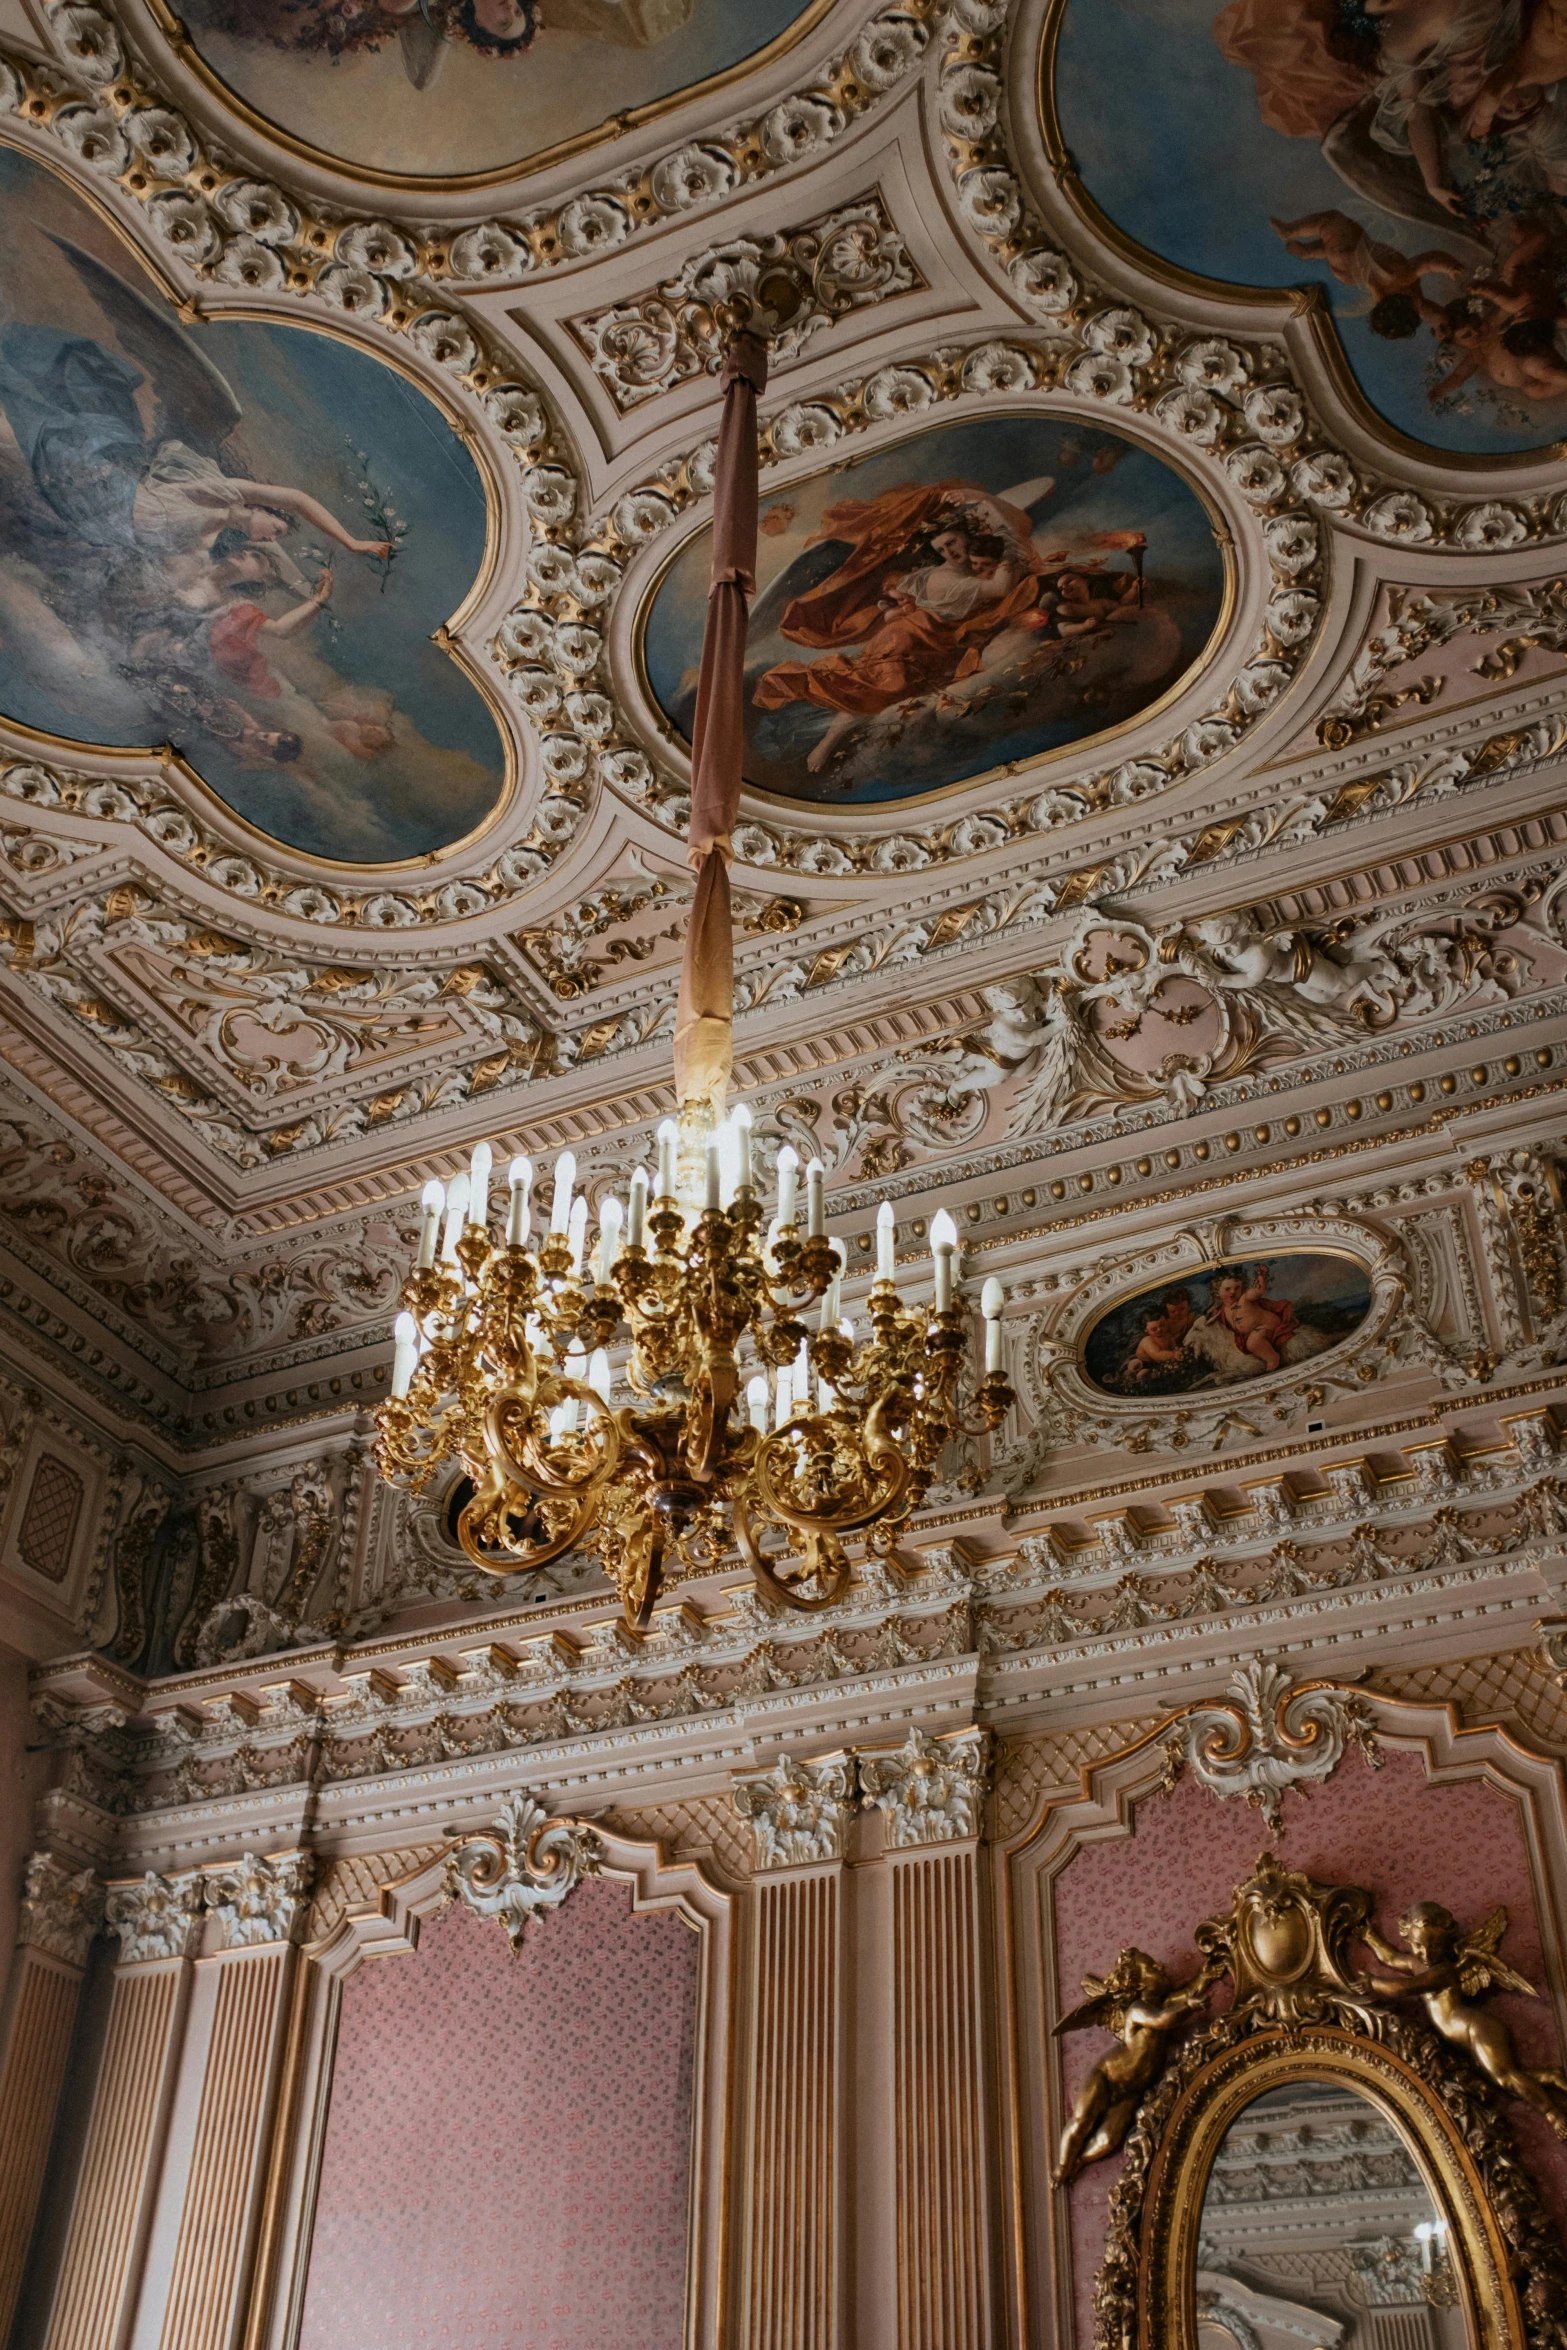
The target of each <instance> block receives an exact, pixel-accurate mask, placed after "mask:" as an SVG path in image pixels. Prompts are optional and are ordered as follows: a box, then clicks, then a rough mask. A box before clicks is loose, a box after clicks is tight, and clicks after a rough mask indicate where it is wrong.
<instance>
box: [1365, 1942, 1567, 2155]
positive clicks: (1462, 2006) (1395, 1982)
mask: <svg viewBox="0 0 1567 2350" xmlns="http://www.w3.org/2000/svg"><path fill="white" fill-rule="evenodd" d="M1398 1930H1399V1933H1400V1935H1401V1937H1402V1938H1403V1941H1404V1942H1405V1944H1406V1945H1407V1947H1406V1948H1405V1949H1403V1950H1395V1949H1394V1948H1393V1947H1392V1945H1391V1944H1390V1943H1387V1942H1384V1940H1383V1939H1382V1936H1381V1935H1380V1934H1379V1933H1378V1932H1377V1930H1376V1928H1375V1927H1374V1926H1372V1925H1367V1926H1365V1927H1364V1928H1363V1929H1362V1932H1363V1936H1364V1939H1365V1941H1366V1942H1367V1943H1368V1944H1369V1945H1370V1947H1371V1948H1372V1950H1374V1951H1375V1953H1376V1955H1377V1957H1378V1958H1379V1959H1380V1960H1381V1961H1382V1964H1383V1965H1384V1966H1385V1967H1388V1968H1389V1969H1391V1970H1392V1971H1391V1973H1390V1974H1389V1975H1387V1976H1382V1975H1373V1976H1372V1977H1371V1979H1370V1983H1371V1988H1372V1989H1373V1990H1376V1991H1379V1992H1380V1993H1381V1994H1382V1996H1383V1997H1384V1998H1397V1997H1399V1996H1404V1997H1414V1998H1417V1999H1419V2000H1420V2001H1421V2003H1422V2004H1423V2006H1424V2008H1425V2011H1426V2014H1427V2015H1428V2016H1429V2018H1430V2020H1431V2023H1432V2025H1433V2026H1434V2027H1435V2029H1436V2030H1437V2031H1439V2032H1440V2033H1441V2035H1442V2037H1443V2039H1444V2040H1450V2041H1451V2042H1452V2044H1453V2046H1454V2047H1455V2048H1461V2049H1462V2050H1463V2052H1464V2054H1465V2055H1466V2056H1468V2057H1469V2058H1471V2059H1472V2061H1473V2062H1474V2063H1475V2064H1477V2065H1478V2066H1479V2067H1480V2070H1481V2071H1482V2072H1483V2073H1484V2074H1485V2076H1486V2078H1487V2079H1488V2080H1490V2081H1492V2082H1494V2083H1495V2085H1496V2087H1497V2088H1498V2089H1500V2090H1501V2091H1502V2092H1503V2094H1504V2095H1505V2096H1508V2097H1521V2098H1522V2099H1523V2100H1524V2102H1525V2103H1526V2104H1528V2105H1532V2106H1533V2107H1534V2109H1535V2111H1536V2112H1537V2113H1543V2114H1544V2116H1545V2118H1546V2120H1547V2121H1548V2122H1549V2123H1550V2125H1551V2128H1552V2129H1553V2130H1554V2131H1555V2132H1556V2135H1557V2137H1558V2138H1567V2073H1562V2072H1558V2071H1556V2070H1555V2069H1554V2068H1550V2067H1546V2068H1531V2067H1530V2066H1528V2065H1523V2064H1520V2063H1519V2061H1518V2058H1517V2055H1516V2053H1515V2051H1514V2048H1513V2036H1512V2033H1511V2032H1510V2031H1509V2030H1508V2028H1507V2025H1506V2024H1505V2023H1504V2022H1503V2021H1502V2019H1501V2017H1500V2016H1498V2015H1492V2014H1489V2013H1487V2011H1486V2010H1485V2009H1483V2008H1480V2007H1477V2006H1475V2004H1474V2002H1475V2000H1476V1999H1477V1998H1478V1997H1479V1995H1480V1993H1481V1992H1482V1991H1520V1992H1522V1993H1524V1994H1525V1995H1526V1996H1527V1997H1528V1998H1530V1999H1537V1998H1538V1997H1539V1993H1538V1992H1537V1991H1536V1990H1535V1987H1534V1985H1533V1984H1532V1983H1531V1982H1530V1981H1529V1980H1528V1978H1527V1977H1526V1976H1524V1975H1521V1974H1519V1973H1518V1971H1517V1969H1516V1968H1514V1967H1510V1966H1509V1965H1508V1964H1507V1962H1506V1960H1505V1959H1502V1958H1498V1956H1497V1954H1496V1953H1497V1945H1498V1944H1499V1943H1500V1941H1501V1939H1502V1936H1503V1935H1504V1934H1505V1933H1506V1931H1507V1912H1506V1910H1505V1909H1494V1910H1492V1912H1491V1914H1490V1916H1489V1917H1488V1918H1487V1919H1486V1921H1485V1923H1484V1925H1483V1926H1476V1928H1475V1929H1474V1932H1473V1933H1471V1934H1466V1933H1465V1932H1464V1930H1463V1928H1462V1926H1460V1925H1459V1924H1458V1922H1457V1920H1456V1919H1455V1918H1454V1916H1453V1915H1452V1912H1451V1911H1450V1910H1445V1909H1443V1907H1442V1906H1441V1904H1440V1902H1436V1901H1417V1902H1416V1903H1415V1905H1414V1907H1413V1908H1412V1909H1406V1910H1405V1912H1404V1914H1403V1916H1402V1917H1401V1918H1400V1919H1399V1921H1398Z"/></svg>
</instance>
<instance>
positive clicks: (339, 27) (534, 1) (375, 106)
mask: <svg viewBox="0 0 1567 2350" xmlns="http://www.w3.org/2000/svg"><path fill="white" fill-rule="evenodd" d="M152 6H153V12H154V14H155V15H156V16H157V17H159V18H160V19H161V20H162V22H163V24H164V27H165V29H166V30H167V31H169V32H171V33H173V34H174V36H175V38H176V39H179V40H180V41H181V42H182V43H188V44H191V45H193V47H194V51H195V54H196V56H197V57H198V59H199V60H200V61H201V63H202V64H203V65H205V66H206V68H207V69H208V71H209V73H210V74H211V75H212V76H213V77H214V78H215V79H216V80H218V81H220V82H222V83H223V84H224V85H225V87H226V88H227V89H228V90H230V91H232V92H233V94H234V95H235V96H236V97H238V98H239V99H241V100H242V101H243V102H244V103H245V104H246V105H247V106H248V107H250V108H251V109H252V110H253V111H254V112H255V113H257V114H259V115H261V116H262V117H264V118H265V119H266V120H267V121H268V122H270V123H274V124H276V125H277V127H278V128H279V129H281V130H283V131H285V132H286V133H288V134H289V136H290V137H292V138H293V139H296V140H298V141H299V142H300V143H301V144H302V145H304V146H306V147H310V148H314V149H316V150H318V151H319V152H321V153H322V154H324V155H326V156H328V157H331V158H333V159H336V160H340V161H342V162H344V163H347V164H348V165H350V166H351V167H352V166H355V165H358V166H361V167H363V166H368V167H369V168H370V169H371V170H374V171H378V172H382V173H385V174H386V175H387V176H388V177H389V178H393V179H403V178H425V177H430V178H462V177H465V176H468V175H473V174H482V173H487V172H494V171H497V170H499V169H501V168H503V167H504V166H506V165H508V164H510V165H517V164H525V163H526V162H528V161H529V160H530V158H532V157H533V156H536V155H540V154H543V153H547V152H549V151H551V150H553V149H555V148H558V147H560V146H561V145H563V144H565V143H567V142H569V141H572V140H579V139H582V138H584V137H591V136H592V135H593V133H594V132H596V131H598V130H600V129H601V128H607V127H608V124H609V119H610V118H611V117H612V116H615V115H620V114H626V113H632V112H634V111H635V110H636V109H638V108H639V107H644V106H656V105H657V104H658V103H659V102H660V101H661V100H672V99H674V98H676V97H677V96H684V95H687V94H689V93H690V92H691V91H692V89H693V88H694V87H697V86H699V85H700V84H701V83H703V82H705V81H707V80H708V79H710V77H712V76H713V75H715V74H721V73H724V72H726V71H727V70H728V69H729V68H730V67H732V66H734V65H737V64H739V63H740V62H741V61H742V60H743V59H746V58H751V57H755V56H756V54H757V53H758V51H760V50H764V49H767V48H769V47H770V46H771V45H772V44H773V43H775V42H778V41H780V40H786V39H787V36H788V33H789V31H790V29H791V27H794V26H799V27H800V29H802V30H803V28H804V23H806V22H809V21H811V20H813V19H814V17H815V16H816V15H817V14H818V13H819V9H818V8H814V7H812V6H811V5H810V0H181V4H180V6H179V7H178V8H177V9H176V8H174V7H173V6H172V4H171V0H152ZM180 20H183V22H181V21H180Z"/></svg>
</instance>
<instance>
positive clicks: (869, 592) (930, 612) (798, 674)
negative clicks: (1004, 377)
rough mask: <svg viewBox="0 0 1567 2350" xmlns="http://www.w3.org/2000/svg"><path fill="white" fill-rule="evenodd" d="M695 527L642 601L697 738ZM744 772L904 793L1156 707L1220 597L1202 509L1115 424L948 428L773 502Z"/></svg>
mask: <svg viewBox="0 0 1567 2350" xmlns="http://www.w3.org/2000/svg"><path fill="white" fill-rule="evenodd" d="M708 543H709V542H708V538H707V534H706V533H701V534H699V535H698V536H697V537H696V538H695V539H694V540H692V541H690V542H688V543H687V545H686V546H685V547H684V548H683V549H682V550H681V552H680V553H679V555H678V556H677V557H676V559H675V561H674V563H673V564H672V565H671V566H670V568H669V570H668V571H667V572H666V573H665V575H664V578H663V580H662V581H661V583H660V584H659V586H658V588H657V589H656V591H655V593H654V595H653V598H652V601H651V605H650V608H649V610H648V612H647V614H646V616H645V625H644V632H643V659H644V665H645V668H646V672H647V676H648V680H649V683H650V684H651V686H652V689H653V692H654V694H655V696H656V698H657V699H658V701H659V703H660V704H661V706H662V708H663V709H664V711H665V713H666V714H667V715H668V716H669V718H671V719H672V721H673V722H674V724H675V725H676V726H677V727H679V728H680V729H681V730H682V731H683V732H684V733H685V734H686V735H687V736H688V737H689V733H690V727H691V719H692V712H693V708H694V702H695V691H696V677H697V667H698V663H699V659H700V649H701V628H702V615H703V610H704V607H705V601H706V590H707V567H708V561H709V555H708ZM759 544H760V555H759V560H758V571H757V594H756V597H755V600H754V602H753V605H752V609H751V619H750V630H749V636H748V641H747V683H746V705H745V722H746V730H745V771H746V775H747V777H748V779H749V780H750V781H751V782H752V783H754V784H757V785H759V786H760V787H761V788H762V789H764V790H767V791H773V792H777V793H779V794H780V795H782V796H785V797H788V798H791V799H800V800H818V801H834V802H864V801H872V800H891V799H902V798H905V797H909V796H911V795H913V794H916V793H919V792H924V791H932V790H937V789H939V788H940V787H941V786H942V785H944V784H949V783H956V782H959V781H961V780H962V779H963V778H965V777H967V776H971V775H978V774H983V773H985V772H986V771H988V770H989V769H991V768H994V767H998V766H1001V765H1002V764H1004V763H1005V762H1006V761H1008V760H1012V759H1037V758H1039V757H1041V756H1043V755H1046V754H1048V753H1049V752H1051V751H1053V750H1061V749H1065V748H1067V747H1069V746H1071V745H1073V744H1076V743H1079V742H1081V741H1083V740H1084V739H1085V738H1087V737H1089V736H1092V735H1097V734H1101V733H1103V732H1105V731H1106V730H1107V729H1109V728H1112V727H1115V726H1118V725H1121V724H1123V723H1125V722H1126V721H1127V720H1129V719H1131V718H1133V717H1135V716H1137V715H1138V714H1139V713H1140V712H1142V711H1143V710H1145V709H1147V708H1148V707H1149V705H1150V704H1151V703H1153V702H1155V701H1157V700H1158V699H1159V698H1160V696H1161V695H1163V694H1165V693H1166V692H1168V691H1169V690H1170V688H1171V687H1172V686H1173V685H1174V684H1175V683H1176V682H1177V681H1178V680H1179V678H1180V677H1181V676H1182V675H1183V674H1184V673H1185V671H1186V670H1187V669H1189V668H1190V667H1191V665H1192V664H1193V662H1194V661H1196V660H1197V659H1198V657H1199V656H1200V654H1201V653H1202V650H1203V648H1204V647H1205V645H1206V644H1207V643H1208V641H1209V639H1210V637H1211V636H1212V634H1213V632H1214V629H1215V628H1216V626H1217V625H1218V622H1219V620H1220V617H1221V615H1222V612H1223V608H1224V595H1225V576H1224V557H1223V552H1222V549H1221V548H1220V546H1219V545H1218V543H1217V541H1216V539H1215V536H1214V530H1213V525H1212V523H1211V521H1210V519H1209V516H1208V513H1207V510H1206V509H1205V507H1204V506H1203V505H1202V503H1201V501H1200V499H1199V498H1198V497H1197V495H1196V493H1195V492H1194V491H1193V490H1192V489H1191V488H1189V487H1188V485H1187V484H1186V483H1185V482H1184V481H1183V480H1182V479H1181V477H1180V476H1179V475H1178V474H1176V473H1174V472H1172V471H1171V470H1170V468H1169V467H1168V466H1166V465H1164V464H1163V463H1161V461H1160V460H1159V459H1158V458H1156V457H1154V456H1153V455H1151V454H1150V453H1149V452H1148V451H1146V450H1143V449H1141V448H1139V447H1138V446H1137V445H1136V443H1134V442H1132V441H1129V440H1127V439H1125V438H1123V437H1122V436H1120V435H1119V434H1116V433H1112V432H1107V431H1105V430H1103V429H1102V428H1100V427H1098V426H1086V425H1079V424H1076V423H1064V422H1062V421H1061V420H1060V419H1058V418H1049V419H1046V418H1043V417H1040V416H1017V417H1011V418H994V419H987V420H985V421H983V422H967V423H962V424H953V425H948V426H945V427H938V428H937V429H935V430H933V431H930V432H926V433H923V434H921V435H919V436H918V437H917V438H916V439H914V440H912V441H905V442H902V443H900V444H898V445H897V446H895V447H893V448H891V449H888V450H885V451H882V452H880V453H878V454H876V455H873V456H869V457H864V458H860V459H857V460H855V461H852V462H850V463H849V464H846V465H842V466H839V467H837V468H835V469H834V471H833V472H832V473H830V474H827V475H819V476H816V477H814V478H813V479H811V480H808V481H806V482H803V483H797V484H794V485H793V486H791V487H790V488H789V489H788V490H787V491H785V492H781V493H780V494H778V495H777V496H775V497H773V498H771V499H768V500H766V501H765V502H764V506H763V511H762V517H761V533H760V541H759Z"/></svg>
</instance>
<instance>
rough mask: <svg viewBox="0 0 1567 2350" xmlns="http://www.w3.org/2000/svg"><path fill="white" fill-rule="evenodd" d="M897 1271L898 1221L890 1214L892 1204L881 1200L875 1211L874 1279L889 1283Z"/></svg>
mask: <svg viewBox="0 0 1567 2350" xmlns="http://www.w3.org/2000/svg"><path fill="white" fill-rule="evenodd" d="M897 1270H898V1219H897V1217H896V1216H895V1215H894V1214H893V1212H892V1202H891V1201H890V1200H885V1199H884V1200H883V1201H882V1203H881V1206H880V1207H879V1208H878V1209H877V1210H876V1278H877V1280H878V1281H890V1280H891V1279H892V1278H893V1275H894V1274H895V1273H896V1272H897Z"/></svg>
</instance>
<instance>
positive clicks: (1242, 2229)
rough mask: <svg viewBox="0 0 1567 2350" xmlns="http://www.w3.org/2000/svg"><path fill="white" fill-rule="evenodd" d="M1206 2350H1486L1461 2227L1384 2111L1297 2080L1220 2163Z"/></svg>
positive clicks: (1249, 2111) (1261, 2110)
mask: <svg viewBox="0 0 1567 2350" xmlns="http://www.w3.org/2000/svg"><path fill="white" fill-rule="evenodd" d="M1196 2282H1197V2341H1198V2345H1199V2350H1475V2342H1474V2335H1473V2333H1472V2331H1471V2328H1470V2325H1469V2321H1468V2318H1467V2316H1466V2314H1465V2311H1464V2308H1463V2305H1462V2299H1461V2296H1460V2294H1459V2291H1458V2287H1457V2283H1456V2280H1455V2278H1454V2274H1453V2269H1452V2265H1451V2263H1450V2261H1449V2259H1448V2254H1447V2228H1446V2224H1445V2222H1444V2220H1443V2217H1442V2215H1441V2213H1440V2212H1439V2211H1438V2209H1437V2207H1436V2205H1435V2203H1434V2202H1433V2200H1432V2197H1431V2192H1430V2189H1429V2188H1428V2187H1427V2186H1426V2184H1425V2181H1424V2180H1423V2178H1422V2177H1421V2175H1420V2172H1419V2170H1418V2168H1417V2167H1416V2164H1415V2161H1414V2158H1413V2156H1412V2155H1411V2153H1410V2151H1409V2148H1408V2146H1407V2145H1406V2144H1405V2142H1404V2139H1403V2137H1402V2136H1401V2135H1400V2133H1399V2131H1398V2130H1397V2128H1396V2127H1395V2126H1394V2124H1393V2122H1392V2121H1391V2120H1390V2119H1389V2118H1388V2117H1387V2115H1386V2114H1385V2113H1383V2112H1382V2111H1381V2110H1380V2108H1379V2107H1378V2106H1376V2105H1374V2104H1373V2103H1372V2101H1371V2100H1370V2098H1368V2097H1363V2096H1361V2095H1360V2094H1359V2093H1358V2092H1356V2091H1355V2090H1352V2089H1346V2088H1344V2087H1341V2086H1338V2085H1336V2084H1330V2083H1327V2082H1321V2081H1311V2080H1297V2081H1292V2082H1290V2083H1289V2084H1288V2085H1287V2086H1285V2087H1283V2088H1279V2089H1270V2090H1269V2091H1267V2092H1266V2094H1264V2095H1263V2096H1261V2097H1257V2098H1254V2099H1253V2101H1252V2103H1251V2104H1250V2105H1248V2106H1246V2107H1245V2108H1244V2109H1243V2111H1242V2112H1241V2113H1239V2114H1238V2115H1237V2116H1236V2118H1235V2120H1234V2121H1232V2122H1231V2124H1230V2126H1229V2128H1228V2129H1227V2130H1226V2131H1225V2133H1224V2136H1223V2138H1222V2140H1221V2141H1220V2143H1219V2146H1218V2149H1217V2151H1216V2153H1215V2155H1214V2159H1213V2163H1212V2166H1211V2168H1210V2170H1209V2173H1208V2183H1207V2187H1206V2190H1205V2193H1204V2197H1203V2207H1202V2221H1201V2227H1200V2232H1199V2242H1198V2251H1197V2279H1196Z"/></svg>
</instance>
